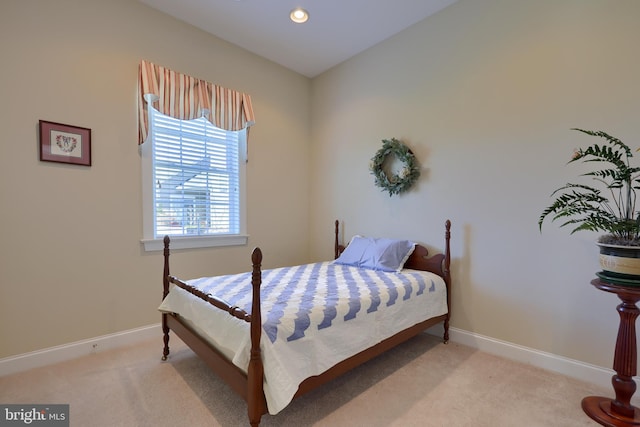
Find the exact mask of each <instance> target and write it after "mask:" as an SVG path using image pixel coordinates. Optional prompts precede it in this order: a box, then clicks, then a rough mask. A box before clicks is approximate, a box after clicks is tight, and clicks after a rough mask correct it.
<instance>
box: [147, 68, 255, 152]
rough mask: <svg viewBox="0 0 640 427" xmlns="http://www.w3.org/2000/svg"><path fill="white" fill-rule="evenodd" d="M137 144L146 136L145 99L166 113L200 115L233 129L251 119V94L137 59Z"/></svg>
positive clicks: (186, 116)
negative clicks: (138, 72) (138, 61)
mask: <svg viewBox="0 0 640 427" xmlns="http://www.w3.org/2000/svg"><path fill="white" fill-rule="evenodd" d="M139 71H140V75H139V79H138V144H142V143H143V142H145V141H146V140H147V136H148V134H149V115H148V110H147V102H146V101H145V99H147V100H148V101H151V102H154V107H155V108H156V109H157V110H158V111H159V112H161V113H162V114H165V115H167V116H171V117H174V118H176V119H181V120H192V119H196V118H200V117H202V116H204V117H205V118H206V119H207V120H209V121H210V122H211V124H213V125H214V126H215V127H217V128H220V129H225V130H229V131H237V130H240V129H244V128H246V127H249V126H251V125H253V124H254V123H255V120H254V116H253V107H252V106H251V97H250V96H249V95H247V94H246V93H242V92H237V91H235V90H231V89H226V88H224V87H220V86H217V85H215V84H213V83H209V82H207V81H205V80H200V79H197V78H195V77H191V76H188V75H186V74H182V73H178V72H175V71H172V70H170V69H168V68H165V67H162V66H159V65H155V64H153V63H151V62H148V61H144V60H143V61H141V62H140V70H139Z"/></svg>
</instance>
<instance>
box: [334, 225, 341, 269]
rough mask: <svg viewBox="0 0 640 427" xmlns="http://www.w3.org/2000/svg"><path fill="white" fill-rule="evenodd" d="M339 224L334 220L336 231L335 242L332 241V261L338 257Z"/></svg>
mask: <svg viewBox="0 0 640 427" xmlns="http://www.w3.org/2000/svg"><path fill="white" fill-rule="evenodd" d="M339 224H340V221H338V220H337V219H336V230H335V240H334V242H335V243H334V246H333V248H334V249H333V251H334V253H335V257H334V259H338V257H339V256H340V243H338V230H339V227H338V225H339Z"/></svg>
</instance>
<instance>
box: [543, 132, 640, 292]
mask: <svg viewBox="0 0 640 427" xmlns="http://www.w3.org/2000/svg"><path fill="white" fill-rule="evenodd" d="M572 130H576V131H579V132H582V133H584V134H587V135H590V136H596V137H599V138H602V139H604V143H602V144H601V145H598V144H597V143H594V144H592V145H590V146H588V147H587V148H585V149H582V148H581V149H578V150H576V151H575V153H574V155H573V157H572V158H571V160H570V161H569V163H573V162H577V161H582V162H583V163H593V164H594V165H598V166H600V165H601V166H602V168H597V169H596V170H594V171H592V172H587V173H585V174H583V175H582V176H588V177H591V179H592V180H593V181H595V182H596V185H597V186H590V185H586V184H571V183H569V184H566V185H564V186H562V187H560V188H558V189H557V190H555V191H554V192H553V193H552V194H551V197H555V200H554V201H553V203H552V204H551V205H550V206H549V207H547V208H546V209H545V210H544V211H543V212H542V214H541V215H540V218H539V220H538V226H539V228H540V231H542V224H543V222H544V220H545V219H546V218H548V217H550V218H551V221H556V220H559V221H563V222H562V223H561V224H560V226H561V227H565V226H570V227H574V228H573V230H572V231H571V234H573V233H575V232H577V231H582V230H587V231H595V232H602V233H604V234H603V235H602V236H600V238H599V239H598V245H599V246H600V265H601V267H602V270H603V271H602V272H601V273H598V276H600V277H601V278H604V279H607V280H610V281H614V282H617V283H622V284H632V285H640V212H639V211H638V210H636V190H638V189H640V179H639V178H640V167H637V166H632V165H631V164H630V159H631V158H632V157H633V153H632V151H631V149H630V148H629V147H628V146H627V145H626V144H625V143H623V142H622V141H621V140H619V139H618V138H615V137H613V136H611V135H609V134H607V133H605V132H602V131H590V130H584V129H572Z"/></svg>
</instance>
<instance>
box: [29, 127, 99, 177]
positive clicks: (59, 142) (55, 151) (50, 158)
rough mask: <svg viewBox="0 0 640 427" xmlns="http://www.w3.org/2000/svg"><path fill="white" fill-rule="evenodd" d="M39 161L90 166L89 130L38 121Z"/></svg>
mask: <svg viewBox="0 0 640 427" xmlns="http://www.w3.org/2000/svg"><path fill="white" fill-rule="evenodd" d="M40 160H41V161H45V162H58V163H71V164H74V165H82V166H91V129H89V128H83V127H79V126H71V125H65V124H62V123H55V122H48V121H45V120H40Z"/></svg>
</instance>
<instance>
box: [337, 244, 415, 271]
mask: <svg viewBox="0 0 640 427" xmlns="http://www.w3.org/2000/svg"><path fill="white" fill-rule="evenodd" d="M415 247H416V244H415V243H413V242H410V241H408V240H395V239H385V238H373V237H362V236H354V237H353V238H352V239H351V242H349V245H348V246H347V247H346V249H345V250H344V251H343V252H342V254H341V255H340V257H338V259H337V260H335V263H336V264H342V265H351V266H354V267H361V268H369V269H371V270H380V271H388V272H394V271H396V272H397V271H400V270H402V267H403V266H404V263H405V262H406V261H407V259H408V258H409V256H410V255H411V254H412V253H413V250H414V249H415Z"/></svg>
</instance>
